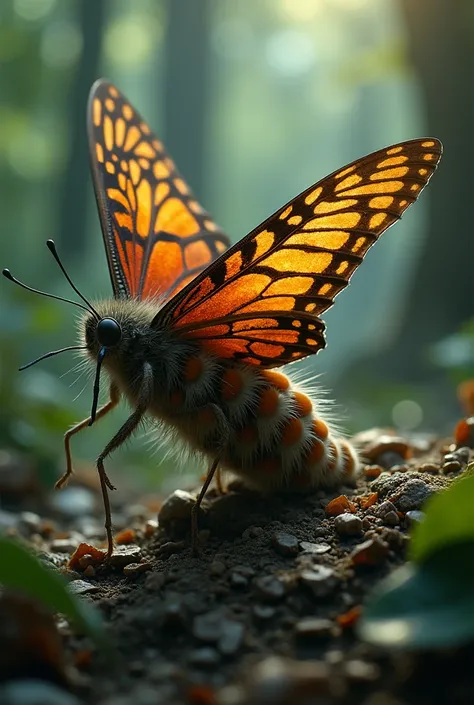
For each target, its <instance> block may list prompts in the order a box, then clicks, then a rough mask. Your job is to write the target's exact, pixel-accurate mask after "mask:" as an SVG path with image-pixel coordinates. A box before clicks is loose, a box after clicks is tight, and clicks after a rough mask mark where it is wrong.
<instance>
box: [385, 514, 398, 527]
mask: <svg viewBox="0 0 474 705" xmlns="http://www.w3.org/2000/svg"><path fill="white" fill-rule="evenodd" d="M383 523H384V524H386V525H387V526H398V524H399V523H400V518H399V516H398V514H397V512H396V511H392V512H387V514H386V515H385V516H384V517H383Z"/></svg>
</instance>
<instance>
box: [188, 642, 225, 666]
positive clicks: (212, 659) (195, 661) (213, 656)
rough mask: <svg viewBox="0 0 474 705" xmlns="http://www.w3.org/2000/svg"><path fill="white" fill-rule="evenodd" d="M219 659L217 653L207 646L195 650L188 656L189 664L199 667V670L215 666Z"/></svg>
mask: <svg viewBox="0 0 474 705" xmlns="http://www.w3.org/2000/svg"><path fill="white" fill-rule="evenodd" d="M220 660H221V657H220V655H219V652H218V651H216V650H215V649H212V648H211V647H209V646H204V647H203V648H201V649H195V650H194V651H191V653H190V654H189V663H191V664H192V665H193V666H201V668H212V667H213V666H217V664H218V663H219V661H220Z"/></svg>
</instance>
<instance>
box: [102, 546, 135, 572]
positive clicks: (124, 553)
mask: <svg viewBox="0 0 474 705" xmlns="http://www.w3.org/2000/svg"><path fill="white" fill-rule="evenodd" d="M141 554H142V552H141V549H140V547H139V546H134V545H133V544H131V545H130V546H116V547H115V549H114V552H113V553H112V555H111V556H110V558H109V563H110V565H111V566H114V568H124V567H125V566H126V565H128V564H129V563H138V562H139V561H140V557H141Z"/></svg>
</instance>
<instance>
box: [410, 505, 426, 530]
mask: <svg viewBox="0 0 474 705" xmlns="http://www.w3.org/2000/svg"><path fill="white" fill-rule="evenodd" d="M425 517H426V514H425V513H424V512H421V511H420V510H419V509H412V510H411V511H410V512H407V513H406V514H405V521H406V522H407V524H408V526H412V525H413V524H421V522H422V521H424V520H425Z"/></svg>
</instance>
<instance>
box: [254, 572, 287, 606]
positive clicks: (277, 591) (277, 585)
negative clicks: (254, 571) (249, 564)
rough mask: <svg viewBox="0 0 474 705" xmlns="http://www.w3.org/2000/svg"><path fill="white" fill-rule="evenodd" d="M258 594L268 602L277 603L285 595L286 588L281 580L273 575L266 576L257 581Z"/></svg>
mask: <svg viewBox="0 0 474 705" xmlns="http://www.w3.org/2000/svg"><path fill="white" fill-rule="evenodd" d="M255 587H256V588H257V594H258V596H259V597H260V598H261V599H262V600H265V601H266V602H277V601H278V600H281V598H282V597H284V595H285V592H286V590H285V586H284V584H283V583H282V581H281V580H279V579H278V578H276V577H275V576H273V575H265V576H264V577H263V578H258V579H257V580H256V581H255Z"/></svg>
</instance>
